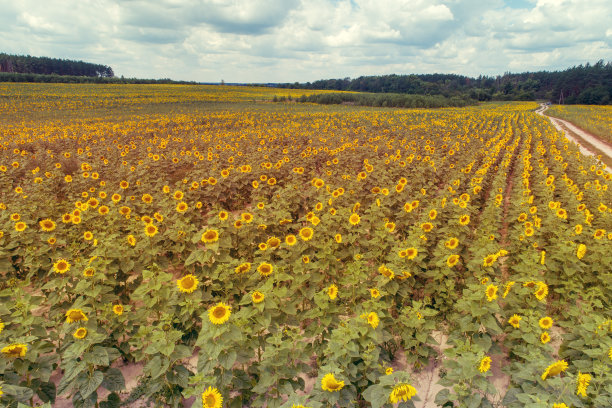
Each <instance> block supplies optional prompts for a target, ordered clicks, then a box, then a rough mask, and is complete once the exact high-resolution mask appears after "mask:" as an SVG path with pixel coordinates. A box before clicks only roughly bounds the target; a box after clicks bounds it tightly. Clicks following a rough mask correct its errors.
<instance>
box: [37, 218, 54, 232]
mask: <svg viewBox="0 0 612 408" xmlns="http://www.w3.org/2000/svg"><path fill="white" fill-rule="evenodd" d="M38 224H39V225H40V228H41V229H42V230H43V231H45V232H51V231H53V230H54V229H55V222H54V221H53V220H50V219H48V218H47V219H45V220H42V221H40V222H39V223H38Z"/></svg>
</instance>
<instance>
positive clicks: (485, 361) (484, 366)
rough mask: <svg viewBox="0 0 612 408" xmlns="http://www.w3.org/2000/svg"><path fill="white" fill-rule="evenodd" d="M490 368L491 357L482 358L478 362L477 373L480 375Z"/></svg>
mask: <svg viewBox="0 0 612 408" xmlns="http://www.w3.org/2000/svg"><path fill="white" fill-rule="evenodd" d="M490 368H491V357H489V356H484V357H483V358H482V360H480V366H479V367H478V371H480V372H481V373H486V372H487V371H489V369H490Z"/></svg>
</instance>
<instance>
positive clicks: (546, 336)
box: [540, 332, 550, 344]
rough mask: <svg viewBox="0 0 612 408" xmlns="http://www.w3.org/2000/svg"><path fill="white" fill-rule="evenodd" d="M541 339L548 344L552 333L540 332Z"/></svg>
mask: <svg viewBox="0 0 612 408" xmlns="http://www.w3.org/2000/svg"><path fill="white" fill-rule="evenodd" d="M540 341H541V342H542V344H546V343H548V342H549V341H550V335H549V334H548V332H542V334H540Z"/></svg>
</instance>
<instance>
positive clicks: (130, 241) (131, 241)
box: [127, 235, 136, 246]
mask: <svg viewBox="0 0 612 408" xmlns="http://www.w3.org/2000/svg"><path fill="white" fill-rule="evenodd" d="M127 242H128V244H130V246H134V245H136V238H135V237H134V236H133V235H128V237H127Z"/></svg>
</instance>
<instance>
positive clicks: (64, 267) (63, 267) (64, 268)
mask: <svg viewBox="0 0 612 408" xmlns="http://www.w3.org/2000/svg"><path fill="white" fill-rule="evenodd" d="M53 270H54V271H55V273H66V272H68V271H69V270H70V262H68V261H67V260H65V259H63V258H62V259H58V260H57V262H55V263H54V264H53Z"/></svg>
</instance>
